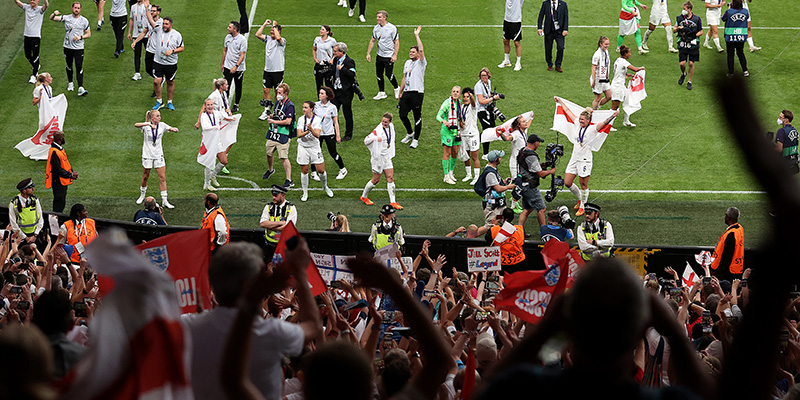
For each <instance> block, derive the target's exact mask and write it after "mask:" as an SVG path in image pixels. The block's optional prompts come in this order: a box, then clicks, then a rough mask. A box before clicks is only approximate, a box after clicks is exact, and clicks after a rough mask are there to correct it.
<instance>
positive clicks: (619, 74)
mask: <svg viewBox="0 0 800 400" xmlns="http://www.w3.org/2000/svg"><path fill="white" fill-rule="evenodd" d="M629 65H631V63H629V62H628V60H626V59H624V58H622V57H620V58H618V59H617V61H614V79H613V80H612V81H611V86H612V87H615V88H617V89H619V88H625V77H626V76H627V75H628V66H629Z"/></svg>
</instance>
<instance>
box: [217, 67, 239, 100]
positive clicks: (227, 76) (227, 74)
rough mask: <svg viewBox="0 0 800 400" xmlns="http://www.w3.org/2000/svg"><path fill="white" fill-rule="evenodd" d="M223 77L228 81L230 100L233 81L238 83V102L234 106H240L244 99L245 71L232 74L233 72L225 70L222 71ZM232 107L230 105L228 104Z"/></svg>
mask: <svg viewBox="0 0 800 400" xmlns="http://www.w3.org/2000/svg"><path fill="white" fill-rule="evenodd" d="M222 76H223V77H225V80H226V81H228V91H227V92H226V93H227V94H228V98H229V99H230V98H231V81H233V82H236V100H235V101H234V102H233V104H236V105H239V100H241V99H242V82H243V81H244V71H236V72H235V73H231V70H229V69H227V68H225V69H223V70H222ZM228 106H229V107H230V104H228Z"/></svg>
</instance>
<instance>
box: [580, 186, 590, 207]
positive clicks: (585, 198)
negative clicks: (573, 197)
mask: <svg viewBox="0 0 800 400" xmlns="http://www.w3.org/2000/svg"><path fill="white" fill-rule="evenodd" d="M581 195H583V196H582V197H583V198H582V199H581V205H584V204H586V203H587V202H588V201H589V188H586V190H583V191H581Z"/></svg>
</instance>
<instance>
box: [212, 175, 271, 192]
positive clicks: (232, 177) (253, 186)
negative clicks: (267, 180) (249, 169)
mask: <svg viewBox="0 0 800 400" xmlns="http://www.w3.org/2000/svg"><path fill="white" fill-rule="evenodd" d="M217 178H228V179H233V180H235V181H240V182H247V183H249V184H250V186H251V189H261V187H259V186H258V185H257V184H256V183H255V182H253V181H248V180H247V179H244V178H239V177H236V176H230V175H217Z"/></svg>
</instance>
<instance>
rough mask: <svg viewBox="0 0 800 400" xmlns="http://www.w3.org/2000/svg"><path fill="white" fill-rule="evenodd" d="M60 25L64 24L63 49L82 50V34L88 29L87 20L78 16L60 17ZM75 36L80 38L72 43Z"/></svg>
mask: <svg viewBox="0 0 800 400" xmlns="http://www.w3.org/2000/svg"><path fill="white" fill-rule="evenodd" d="M61 23H62V24H64V48H65V49H70V50H83V42H84V40H83V34H84V33H86V31H87V30H88V29H89V20H88V19H86V18H85V17H84V16H83V15H80V14H79V15H78V16H77V17H76V16H74V15H72V14H67V15H61ZM75 36H80V37H81V39H78V40H77V41H72V38H74V37H75Z"/></svg>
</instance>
